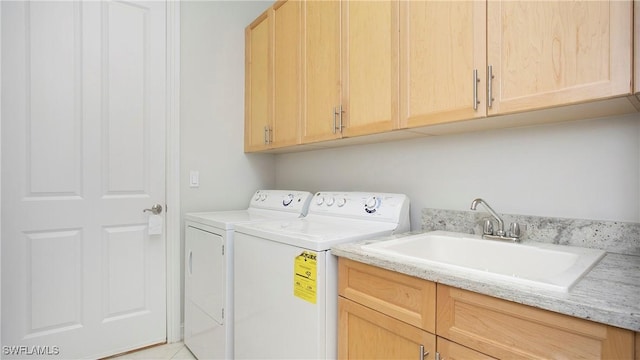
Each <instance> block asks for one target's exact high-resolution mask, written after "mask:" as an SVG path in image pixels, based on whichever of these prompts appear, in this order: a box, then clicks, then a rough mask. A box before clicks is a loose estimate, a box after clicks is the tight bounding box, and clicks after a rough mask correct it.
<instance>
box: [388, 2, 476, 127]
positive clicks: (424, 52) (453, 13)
mask: <svg viewBox="0 0 640 360" xmlns="http://www.w3.org/2000/svg"><path fill="white" fill-rule="evenodd" d="M485 69H486V2H485V1H403V2H401V5H400V114H401V116H400V122H401V127H415V126H423V125H431V124H437V123H443V122H451V121H455V120H462V119H472V118H474V117H482V116H485V115H486V101H485V91H484V89H486V86H487V83H486V74H485ZM474 70H476V71H477V78H476V77H474ZM474 94H475V95H476V96H475V97H474ZM474 99H475V100H474ZM474 105H475V106H474Z"/></svg>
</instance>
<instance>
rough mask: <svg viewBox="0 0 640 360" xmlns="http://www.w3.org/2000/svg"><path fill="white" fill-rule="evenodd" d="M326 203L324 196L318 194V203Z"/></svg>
mask: <svg viewBox="0 0 640 360" xmlns="http://www.w3.org/2000/svg"><path fill="white" fill-rule="evenodd" d="M323 203H324V196H316V205H318V206H320V205H322V204H323Z"/></svg>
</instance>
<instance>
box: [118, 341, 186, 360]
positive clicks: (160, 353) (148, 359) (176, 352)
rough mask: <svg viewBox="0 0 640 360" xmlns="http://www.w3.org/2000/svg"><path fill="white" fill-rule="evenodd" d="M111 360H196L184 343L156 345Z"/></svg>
mask: <svg viewBox="0 0 640 360" xmlns="http://www.w3.org/2000/svg"><path fill="white" fill-rule="evenodd" d="M109 360H195V356H193V354H192V353H191V351H189V349H187V347H186V346H185V345H184V343H182V342H177V343H173V344H163V345H156V346H152V347H149V348H146V349H142V350H139V351H134V352H130V353H127V354H123V355H120V356H115V357H111V358H109Z"/></svg>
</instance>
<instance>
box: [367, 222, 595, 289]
mask: <svg viewBox="0 0 640 360" xmlns="http://www.w3.org/2000/svg"><path fill="white" fill-rule="evenodd" d="M363 249H366V250H368V251H372V252H375V253H379V254H384V255H387V256H390V257H393V258H398V259H409V260H412V261H414V262H419V263H424V264H426V265H434V266H437V267H444V268H445V269H446V268H450V269H452V270H455V271H457V272H463V273H468V274H469V275H474V276H476V277H477V276H479V277H488V278H493V279H499V280H503V281H508V282H512V283H514V284H520V285H527V286H532V287H539V288H545V289H551V290H556V291H568V290H569V289H570V288H571V286H573V285H574V284H575V283H576V282H577V281H578V280H579V279H580V278H581V277H582V276H583V275H584V274H586V273H587V272H588V271H589V270H590V269H591V268H592V267H593V266H594V265H595V264H596V263H597V262H598V261H599V260H600V259H601V258H602V257H603V256H604V255H605V252H604V251H602V250H596V249H587V248H581V247H575V246H563V245H554V244H547V243H537V242H526V243H520V244H517V243H506V242H500V241H493V240H484V239H482V238H481V237H480V236H475V235H469V234H460V233H453V232H446V231H434V232H428V233H424V234H417V235H411V236H408V237H403V238H398V239H393V240H387V241H381V242H377V243H372V244H369V245H364V246H363Z"/></svg>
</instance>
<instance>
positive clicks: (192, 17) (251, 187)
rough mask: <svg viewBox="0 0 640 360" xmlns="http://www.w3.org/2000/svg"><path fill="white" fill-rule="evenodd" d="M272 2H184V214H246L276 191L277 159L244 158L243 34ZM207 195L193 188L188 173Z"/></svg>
mask: <svg viewBox="0 0 640 360" xmlns="http://www.w3.org/2000/svg"><path fill="white" fill-rule="evenodd" d="M269 4H270V3H269V2H252V1H183V2H182V6H181V29H180V31H181V36H180V41H181V59H180V61H181V67H180V71H181V73H180V76H181V82H180V89H181V93H180V123H181V129H180V131H181V136H180V138H181V149H180V151H181V156H180V161H181V174H182V177H181V190H180V191H181V193H180V195H181V200H182V211H183V213H184V212H190V211H207V210H230V209H241V208H246V207H247V206H248V204H249V198H250V196H251V194H252V193H253V192H254V191H255V190H256V189H258V188H265V187H269V188H270V187H273V186H274V184H275V176H274V159H273V156H272V155H248V156H247V155H245V154H244V150H243V139H244V137H243V136H244V135H243V134H244V28H245V26H247V25H248V24H249V23H250V22H251V21H252V20H253V19H254V18H255V17H257V16H258V15H259V14H260V13H261V12H262V11H264V9H266V8H267V7H268V6H269ZM191 170H197V171H199V172H200V187H199V188H191V187H189V172H190V171H191Z"/></svg>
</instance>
